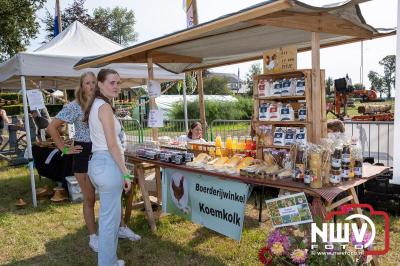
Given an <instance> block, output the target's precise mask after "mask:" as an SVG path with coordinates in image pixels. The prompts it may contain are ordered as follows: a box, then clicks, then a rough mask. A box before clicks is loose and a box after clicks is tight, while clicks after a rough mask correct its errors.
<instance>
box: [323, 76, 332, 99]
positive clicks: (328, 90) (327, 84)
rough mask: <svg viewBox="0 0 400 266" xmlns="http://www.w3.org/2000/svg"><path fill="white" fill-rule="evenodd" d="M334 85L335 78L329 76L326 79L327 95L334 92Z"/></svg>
mask: <svg viewBox="0 0 400 266" xmlns="http://www.w3.org/2000/svg"><path fill="white" fill-rule="evenodd" d="M332 87H333V79H332V77H328V78H327V79H326V80H325V92H326V95H331V94H332V92H333V90H332Z"/></svg>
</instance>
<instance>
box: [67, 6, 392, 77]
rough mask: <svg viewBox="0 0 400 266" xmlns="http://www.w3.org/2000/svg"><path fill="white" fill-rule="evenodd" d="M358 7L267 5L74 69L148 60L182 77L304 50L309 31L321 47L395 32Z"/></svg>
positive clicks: (90, 60)
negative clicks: (287, 49) (273, 52)
mask: <svg viewBox="0 0 400 266" xmlns="http://www.w3.org/2000/svg"><path fill="white" fill-rule="evenodd" d="M361 2H365V1H364V0H359V1H357V0H352V1H351V0H348V1H346V2H341V3H340V4H332V5H328V6H323V7H315V6H310V5H307V4H305V3H302V2H300V1H297V0H269V1H265V2H262V3H259V4H257V5H254V6H252V7H249V8H246V9H243V10H240V11H238V12H235V13H232V14H229V15H226V16H222V17H220V18H217V19H215V20H212V21H210V22H206V23H203V24H200V25H197V26H195V27H193V28H190V29H185V30H181V31H178V32H175V33H171V34H168V35H166V36H163V37H160V38H156V39H154V40H150V41H147V42H144V43H140V44H137V45H134V46H131V47H127V48H125V49H122V50H120V51H117V52H114V53H110V54H106V55H103V56H98V57H95V58H83V59H82V60H81V61H80V62H79V63H78V64H76V65H75V68H77V69H82V68H87V67H99V66H104V65H107V64H110V63H111V62H145V59H146V58H147V57H152V58H153V62H154V63H156V64H158V65H159V66H161V67H162V68H164V69H166V70H169V71H171V72H173V73H182V72H187V71H194V70H200V69H206V68H211V67H217V66H223V65H228V64H234V63H240V62H244V61H250V60H256V59H259V58H262V54H263V52H264V51H266V50H270V49H275V48H277V47H283V46H288V45H294V46H296V48H297V50H298V51H300V52H302V51H307V50H310V49H311V40H310V32H319V33H320V47H321V48H324V47H330V46H335V45H340V44H346V43H351V42H357V41H360V40H368V39H375V38H379V37H383V36H388V35H392V34H395V31H394V29H390V30H382V31H381V30H378V29H375V28H373V27H371V26H370V25H368V24H367V23H366V22H365V20H364V18H363V16H362V14H361V10H360V7H359V6H358V4H359V3H361Z"/></svg>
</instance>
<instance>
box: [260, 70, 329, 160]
mask: <svg viewBox="0 0 400 266" xmlns="http://www.w3.org/2000/svg"><path fill="white" fill-rule="evenodd" d="M324 77H325V71H324V70H321V80H324ZM292 78H296V79H301V78H304V83H305V84H304V86H305V87H304V95H292V96H279V95H276V96H259V91H258V84H259V82H260V80H269V81H271V80H272V81H273V82H274V81H277V80H282V79H292ZM253 80H254V83H253V86H254V87H253V99H254V111H253V126H254V128H255V131H256V132H259V126H260V125H271V126H272V128H271V130H272V134H274V132H275V129H276V128H277V127H304V128H306V134H307V136H306V138H307V142H312V143H319V138H320V136H324V135H326V132H325V131H326V115H325V113H324V114H323V115H322V119H321V121H316V119H314V111H315V112H318V110H325V109H326V108H325V91H324V90H321V99H313V93H312V87H313V86H312V71H311V70H310V69H303V70H296V71H291V72H282V73H273V74H262V75H257V76H255V77H254V79H253ZM322 85H323V84H322V81H321V88H323V86H322ZM268 101H270V102H272V101H274V102H282V103H290V104H291V106H292V108H293V110H294V112H295V114H296V113H297V112H298V108H299V107H300V105H303V104H305V107H306V110H307V115H306V120H305V121H303V120H302V121H299V120H295V121H293V120H291V121H260V120H259V110H260V106H261V104H262V103H263V102H268ZM313 106H314V108H315V106H317V107H318V108H316V110H313ZM295 118H297V117H295ZM317 123H320V124H321V128H322V130H321V132H319V131H318V132H317V131H315V130H314V125H316V124H317ZM323 130H325V131H323ZM262 148H272V149H287V150H289V149H290V146H277V145H261V143H260V141H259V139H258V137H257V151H258V153H257V157H258V158H262V152H260V151H262Z"/></svg>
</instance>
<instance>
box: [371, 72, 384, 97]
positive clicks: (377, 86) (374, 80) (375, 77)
mask: <svg viewBox="0 0 400 266" xmlns="http://www.w3.org/2000/svg"><path fill="white" fill-rule="evenodd" d="M368 79H369V81H370V82H371V89H374V90H375V91H377V92H379V98H382V93H384V92H385V88H384V86H383V78H382V76H381V75H379V74H378V73H376V72H375V71H370V72H369V73H368Z"/></svg>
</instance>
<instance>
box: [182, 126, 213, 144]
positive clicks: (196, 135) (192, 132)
mask: <svg viewBox="0 0 400 266" xmlns="http://www.w3.org/2000/svg"><path fill="white" fill-rule="evenodd" d="M178 141H180V142H191V141H200V142H206V140H204V139H203V127H202V125H201V123H200V122H194V123H192V124H191V125H190V129H189V132H188V133H187V135H182V136H180V137H179V138H178Z"/></svg>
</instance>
